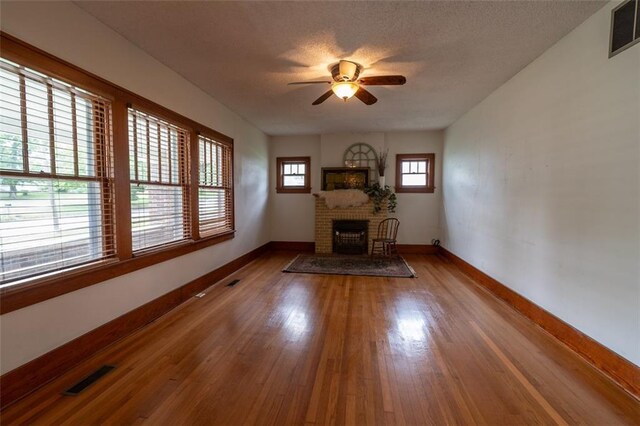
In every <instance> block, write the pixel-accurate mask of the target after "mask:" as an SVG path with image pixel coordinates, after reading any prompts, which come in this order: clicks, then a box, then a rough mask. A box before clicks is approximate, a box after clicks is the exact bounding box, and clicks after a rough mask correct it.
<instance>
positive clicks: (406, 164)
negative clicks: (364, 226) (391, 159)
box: [402, 161, 411, 173]
mask: <svg viewBox="0 0 640 426" xmlns="http://www.w3.org/2000/svg"><path fill="white" fill-rule="evenodd" d="M410 167H411V164H410V162H409V161H403V162H402V173H409V168H410Z"/></svg>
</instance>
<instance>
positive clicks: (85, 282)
mask: <svg viewBox="0 0 640 426" xmlns="http://www.w3.org/2000/svg"><path fill="white" fill-rule="evenodd" d="M0 45H2V49H0V55H1V56H2V59H0V299H1V300H2V303H0V315H4V314H5V313H8V312H12V311H14V310H16V309H21V308H24V307H26V306H29V305H32V304H34V303H39V302H42V301H44V300H47V299H50V298H52V297H56V296H60V295H62V294H65V293H68V292H71V291H75V290H78V289H80V288H84V287H87V286H90V285H92V284H96V283H99V282H103V281H105V280H108V279H111V278H114V277H117V276H120V275H123V274H127V273H130V272H132V271H135V270H138V269H140V268H145V267H147V266H150V265H153V264H157V263H160V262H164V261H166V260H169V259H173V258H175V257H178V256H182V255H184V254H187V253H191V252H194V251H196V250H200V249H202V248H204V247H208V246H211V245H214V244H218V243H221V242H223V241H227V240H230V239H232V238H234V233H233V226H234V222H233V139H231V138H229V137H228V136H225V135H223V134H221V133H218V132H216V131H215V130H213V129H210V128H207V127H206V126H203V125H201V124H199V123H197V122H195V121H193V120H191V119H189V118H188V117H185V116H182V115H180V114H177V113H175V112H173V111H171V110H169V109H167V108H164V107H162V106H161V105H158V104H156V103H154V102H152V101H149V100H147V99H145V98H143V97H141V96H138V95H136V94H135V93H132V92H130V91H128V90H126V89H124V88H122V87H118V86H116V85H114V84H112V83H109V82H108V81H106V80H103V79H101V78H98V77H96V76H94V75H92V74H89V73H87V72H86V71H83V70H82V69H80V68H78V67H76V66H74V65H72V64H68V63H66V62H64V61H61V60H59V59H57V58H55V57H53V56H51V55H49V54H46V53H44V52H42V51H40V50H38V49H37V48H34V47H33V46H29V45H28V44H26V43H24V42H22V41H20V40H18V39H15V38H13V37H12V36H10V35H8V34H5V33H2V32H0ZM131 105H134V106H133V107H132V106H131ZM199 132H201V133H203V134H205V135H207V137H204V136H203V137H202V138H200V137H198V135H199ZM201 141H203V143H206V144H207V148H206V150H207V151H206V152H207V158H208V159H207V166H206V167H205V168H203V175H202V180H200V179H199V173H200V170H199V167H198V166H199V144H200V142H201ZM202 152H203V153H204V152H205V148H204V146H203V148H202ZM205 169H207V171H206V172H205V171H204V170H205ZM204 173H208V174H207V176H206V177H205V176H204ZM199 207H200V209H199ZM199 210H201V211H202V215H201V219H202V220H199V219H200V218H199V213H200V212H199ZM200 231H202V237H201V236H200Z"/></svg>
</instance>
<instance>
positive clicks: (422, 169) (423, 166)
mask: <svg viewBox="0 0 640 426" xmlns="http://www.w3.org/2000/svg"><path fill="white" fill-rule="evenodd" d="M426 172H427V162H426V161H418V173H426Z"/></svg>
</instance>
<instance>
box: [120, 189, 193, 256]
mask: <svg viewBox="0 0 640 426" xmlns="http://www.w3.org/2000/svg"><path fill="white" fill-rule="evenodd" d="M182 207H183V206H182V187H180V186H168V185H153V184H144V185H136V184H132V185H131V232H132V237H133V250H134V251H135V250H140V249H144V248H149V247H153V246H158V245H161V244H166V243H169V242H172V241H176V240H181V239H184V238H186V237H187V234H186V233H185V229H184V227H183V217H182V213H183V209H182Z"/></svg>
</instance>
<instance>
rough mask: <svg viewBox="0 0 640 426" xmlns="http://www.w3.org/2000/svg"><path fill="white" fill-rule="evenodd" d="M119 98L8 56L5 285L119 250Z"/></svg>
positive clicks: (4, 90) (1, 263)
mask: <svg viewBox="0 0 640 426" xmlns="http://www.w3.org/2000/svg"><path fill="white" fill-rule="evenodd" d="M110 120H111V103H110V102H109V101H108V100H106V99H103V98H101V97H99V96H97V95H94V94H91V93H88V92H86V91H84V90H82V89H79V88H77V87H73V86H70V85H68V84H66V83H63V82H61V81H58V80H56V79H53V78H50V77H48V76H46V75H44V74H41V73H38V72H35V71H33V70H30V69H28V68H25V67H22V66H19V65H16V64H14V63H12V62H9V61H6V60H4V59H2V60H0V203H1V204H0V284H6V283H8V282H15V281H16V280H21V279H25V278H29V277H33V276H36V275H42V274H46V273H50V272H54V271H58V270H61V269H65V268H70V267H76V266H79V265H83V264H86V263H89V262H95V261H99V260H104V259H109V258H112V257H114V256H115V244H114V214H113V204H112V200H113V180H112V177H113V173H112V167H113V165H112V153H111V149H112V148H111V135H110V130H111V129H110Z"/></svg>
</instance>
